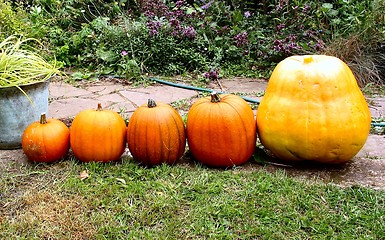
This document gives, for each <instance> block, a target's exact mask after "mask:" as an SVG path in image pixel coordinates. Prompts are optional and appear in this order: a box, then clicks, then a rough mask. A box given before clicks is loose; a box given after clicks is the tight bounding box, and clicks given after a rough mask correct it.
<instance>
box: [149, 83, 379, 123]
mask: <svg viewBox="0 0 385 240" xmlns="http://www.w3.org/2000/svg"><path fill="white" fill-rule="evenodd" d="M149 80H151V81H155V82H157V83H161V84H165V85H169V86H172V87H177V88H183V89H188V90H195V91H200V92H210V93H211V92H214V90H212V89H208V88H200V87H194V86H189V85H182V84H178V83H173V82H168V81H165V80H161V79H158V78H154V77H150V78H149ZM218 93H219V94H222V93H223V92H218ZM241 98H243V99H244V100H245V101H247V102H250V103H255V104H259V103H260V101H258V100H256V99H252V98H248V97H243V96H241ZM371 125H372V126H373V127H385V122H374V121H372V122H371Z"/></svg>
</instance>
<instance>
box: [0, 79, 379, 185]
mask: <svg viewBox="0 0 385 240" xmlns="http://www.w3.org/2000/svg"><path fill="white" fill-rule="evenodd" d="M266 85H267V82H266V81H263V80H255V79H233V80H222V81H221V88H220V86H219V84H217V83H212V84H210V85H209V88H211V89H215V90H218V91H225V92H229V93H242V95H244V96H247V97H250V98H253V99H256V100H260V99H261V98H260V97H258V96H261V95H262V93H263V92H264V90H265V89H266ZM49 93H50V96H49V109H48V116H49V117H53V118H58V119H72V118H73V117H74V116H75V115H76V114H78V113H79V112H80V111H82V110H84V109H96V107H97V103H99V102H100V103H101V104H102V106H103V107H104V108H106V109H111V110H115V111H119V112H121V113H122V115H123V117H125V118H129V117H130V116H131V114H132V113H133V112H134V111H135V109H136V107H137V106H139V105H142V104H144V103H146V102H147V99H148V98H152V99H154V100H156V101H163V102H167V103H174V104H175V103H177V102H178V101H180V102H181V103H182V104H183V103H184V104H185V105H186V107H185V108H184V110H181V111H182V112H181V114H186V113H187V111H188V108H189V106H191V104H192V103H193V102H194V101H195V100H196V99H197V98H198V97H200V95H199V92H197V91H192V90H186V89H181V88H175V87H171V86H167V85H161V84H153V85H150V86H148V87H133V86H130V85H125V84H123V83H119V82H113V81H104V80H103V81H96V82H92V83H90V82H88V83H80V84H78V86H77V87H75V86H74V85H72V84H68V83H64V82H52V83H50V86H49ZM368 102H369V103H370V110H371V112H372V116H373V117H374V118H378V117H385V98H383V97H382V98H371V99H368ZM382 130H383V129H382ZM2 161H21V162H25V161H26V157H25V156H24V154H23V152H22V150H21V149H17V150H0V163H1V162H2ZM257 166H258V165H257ZM265 169H267V170H269V169H271V171H275V170H276V167H274V165H269V166H268V167H267V168H265ZM286 170H287V172H288V174H289V175H291V174H293V175H300V176H309V178H313V177H315V176H319V177H320V178H321V179H324V180H325V181H327V182H329V181H333V182H336V183H338V184H340V185H354V184H359V185H364V186H369V187H373V188H377V189H385V136H384V135H372V134H371V135H369V138H368V141H367V142H366V144H365V145H364V147H363V148H362V149H361V151H360V152H359V153H358V154H357V156H356V157H355V158H354V159H353V160H352V161H350V163H349V164H347V165H345V166H343V167H337V168H330V167H329V168H328V167H325V168H313V167H310V168H306V167H305V168H286Z"/></svg>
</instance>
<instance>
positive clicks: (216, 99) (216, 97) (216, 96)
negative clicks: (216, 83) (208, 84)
mask: <svg viewBox="0 0 385 240" xmlns="http://www.w3.org/2000/svg"><path fill="white" fill-rule="evenodd" d="M220 101H221V98H220V97H219V94H218V93H217V92H212V93H211V102H212V103H217V102H220Z"/></svg>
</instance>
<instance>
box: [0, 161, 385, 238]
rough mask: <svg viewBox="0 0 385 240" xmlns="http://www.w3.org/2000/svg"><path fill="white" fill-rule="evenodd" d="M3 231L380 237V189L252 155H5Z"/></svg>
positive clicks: (0, 193)
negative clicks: (231, 163) (56, 158)
mask: <svg viewBox="0 0 385 240" xmlns="http://www.w3.org/2000/svg"><path fill="white" fill-rule="evenodd" d="M0 171H1V172H2V175H1V177H0V179H1V181H0V239H384V238H385V219H384V218H385V217H384V216H385V202H384V200H385V191H380V190H372V189H368V188H364V187H359V186H352V187H346V188H341V187H339V186H336V185H333V184H331V183H328V184H326V183H324V182H322V181H320V180H319V179H317V178H314V179H306V180H305V179H303V178H299V177H289V176H288V175H287V174H286V173H285V171H284V170H283V169H279V168H277V170H276V171H273V172H271V171H267V170H266V169H265V167H264V165H261V164H260V163H257V162H255V161H252V162H250V163H248V164H246V165H244V166H240V167H235V168H232V169H214V168H207V167H205V166H202V165H200V164H198V163H195V162H193V161H192V160H190V159H188V155H187V157H186V158H185V159H184V160H182V161H180V162H178V163H177V164H175V165H173V166H168V165H162V166H157V167H154V168H145V167H142V166H140V165H138V164H137V163H136V162H134V161H133V160H131V159H130V158H129V157H128V156H126V157H123V158H122V160H121V161H119V162H114V163H107V164H102V163H80V162H78V161H77V160H76V159H75V158H74V157H72V156H69V157H68V159H67V160H63V161H60V162H56V163H53V164H32V163H28V162H20V161H14V162H4V163H2V164H1V166H0Z"/></svg>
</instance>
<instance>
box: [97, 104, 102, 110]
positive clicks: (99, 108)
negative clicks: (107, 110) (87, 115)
mask: <svg viewBox="0 0 385 240" xmlns="http://www.w3.org/2000/svg"><path fill="white" fill-rule="evenodd" d="M102 110H103V108H102V104H101V103H98V108H97V109H96V111H102Z"/></svg>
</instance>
